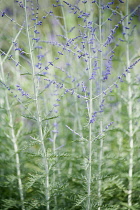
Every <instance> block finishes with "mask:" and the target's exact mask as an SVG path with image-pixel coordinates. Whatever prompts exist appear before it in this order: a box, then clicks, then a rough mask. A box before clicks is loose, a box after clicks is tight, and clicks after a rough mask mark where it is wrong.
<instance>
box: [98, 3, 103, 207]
mask: <svg viewBox="0 0 140 210" xmlns="http://www.w3.org/2000/svg"><path fill="white" fill-rule="evenodd" d="M99 42H100V50H101V52H99V53H100V73H99V82H100V94H101V95H100V100H99V103H100V105H101V104H102V101H103V95H102V92H103V88H102V72H103V53H102V51H103V49H102V45H103V44H102V43H103V41H102V7H101V0H99ZM100 114H101V117H100V133H101V134H102V132H103V122H102V110H101V113H100ZM102 158H103V138H101V139H100V150H99V165H98V173H99V179H98V199H99V207H98V210H100V209H101V208H100V205H101V186H102V180H101V166H102Z"/></svg>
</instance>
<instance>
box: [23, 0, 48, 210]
mask: <svg viewBox="0 0 140 210" xmlns="http://www.w3.org/2000/svg"><path fill="white" fill-rule="evenodd" d="M25 16H26V31H27V39H28V45H29V51H30V52H29V53H30V59H31V66H32V78H33V85H34V95H35V106H36V115H37V124H38V131H39V137H40V141H41V149H42V153H43V164H44V169H45V173H46V179H45V197H46V202H47V204H46V209H47V210H49V209H50V205H49V199H50V195H49V166H48V160H47V152H46V148H45V144H44V136H43V131H42V130H43V128H42V120H41V114H40V107H39V102H38V88H37V84H36V78H35V65H34V58H33V57H34V56H33V51H32V45H31V40H30V34H29V26H28V14H27V5H26V0H25Z"/></svg>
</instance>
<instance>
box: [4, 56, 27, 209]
mask: <svg viewBox="0 0 140 210" xmlns="http://www.w3.org/2000/svg"><path fill="white" fill-rule="evenodd" d="M0 63H1V77H2V81H3V82H4V83H5V75H4V69H3V65H2V60H1V56H0ZM5 101H6V108H7V112H8V116H9V127H10V129H11V141H12V142H13V146H14V152H15V156H16V158H15V159H16V170H17V179H18V186H19V194H20V200H21V208H22V210H25V206H24V194H23V184H22V180H21V170H20V158H19V154H18V144H17V137H16V135H15V130H14V122H13V116H12V111H11V108H10V103H9V99H8V94H7V90H5Z"/></svg>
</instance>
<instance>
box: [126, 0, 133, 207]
mask: <svg viewBox="0 0 140 210" xmlns="http://www.w3.org/2000/svg"><path fill="white" fill-rule="evenodd" d="M128 12H129V3H128V0H127V1H126V15H127V18H126V27H128V21H129V20H128ZM126 41H127V44H126V59H127V66H130V58H129V43H128V41H129V39H128V34H126ZM127 82H128V117H129V122H128V124H129V131H128V132H129V146H130V154H129V172H128V178H129V184H128V206H129V207H132V189H133V154H134V139H133V122H132V115H133V113H132V112H133V111H132V107H133V102H132V79H131V73H129V74H128V76H127Z"/></svg>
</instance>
